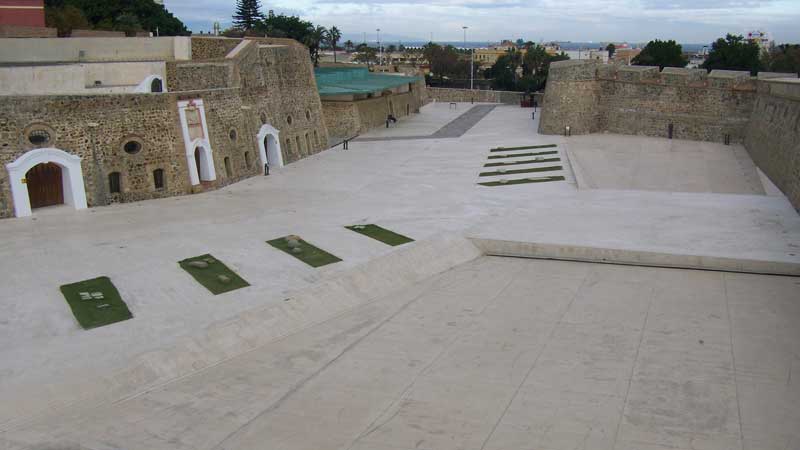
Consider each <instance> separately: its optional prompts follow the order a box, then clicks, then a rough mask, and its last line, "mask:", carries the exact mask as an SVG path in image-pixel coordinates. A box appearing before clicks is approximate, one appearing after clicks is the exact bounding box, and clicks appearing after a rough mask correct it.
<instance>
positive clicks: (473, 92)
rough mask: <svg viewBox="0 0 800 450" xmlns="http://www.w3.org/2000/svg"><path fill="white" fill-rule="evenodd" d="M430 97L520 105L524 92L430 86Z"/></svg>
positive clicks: (432, 98)
mask: <svg viewBox="0 0 800 450" xmlns="http://www.w3.org/2000/svg"><path fill="white" fill-rule="evenodd" d="M427 91H428V99H430V101H434V100H435V101H437V102H467V103H470V102H476V103H504V104H506V105H519V102H520V97H521V96H522V94H524V92H514V91H489V90H479V89H450V88H435V87H428V88H427Z"/></svg>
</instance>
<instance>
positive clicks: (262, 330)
mask: <svg viewBox="0 0 800 450" xmlns="http://www.w3.org/2000/svg"><path fill="white" fill-rule="evenodd" d="M481 255H482V253H481V251H480V250H479V249H478V248H477V247H476V246H475V245H474V244H472V242H471V241H469V240H468V239H465V238H463V237H460V236H457V237H452V236H446V235H438V236H435V237H433V238H430V239H428V240H424V241H419V242H415V243H412V244H409V245H407V246H404V247H402V248H400V249H398V250H397V251H395V252H392V253H390V254H388V255H385V256H382V257H379V258H376V259H374V260H372V261H369V262H367V263H365V264H363V265H361V266H358V267H355V268H353V269H352V270H349V271H346V272H344V273H342V274H341V275H340V276H338V277H335V278H331V279H326V280H324V281H321V282H320V283H318V284H316V285H314V286H312V287H309V288H307V289H303V290H300V291H297V292H294V293H291V294H290V295H289V296H288V297H287V298H286V300H285V301H284V302H283V303H282V304H280V305H277V306H272V307H268V308H263V309H255V310H250V311H247V312H245V313H242V314H239V315H238V316H235V317H233V318H232V319H230V320H227V321H224V322H219V323H216V324H214V325H213V326H210V327H208V328H207V329H206V330H204V331H203V332H202V333H199V334H198V335H196V336H189V337H186V338H184V339H183V340H182V341H180V342H179V343H178V344H177V345H175V346H173V347H171V348H165V349H161V350H159V351H155V352H149V353H145V354H142V355H140V356H138V357H137V358H134V359H133V360H132V361H131V363H130V365H129V366H128V367H127V368H125V369H124V370H121V371H118V372H117V373H111V374H100V373H94V372H93V371H92V370H91V368H86V370H84V371H82V372H80V373H65V374H63V377H62V378H61V379H60V380H59V381H57V382H54V383H53V384H51V385H48V386H41V385H37V386H30V387H29V388H28V389H17V390H15V392H14V393H12V394H10V395H8V396H4V398H5V400H6V401H4V402H3V404H2V406H0V431H8V430H12V429H16V428H20V427H23V426H24V425H25V424H26V423H29V422H31V421H33V420H38V419H41V418H46V417H48V416H53V415H57V414H59V413H60V411H62V410H63V409H64V408H69V410H70V414H73V413H77V412H79V411H81V410H84V409H86V408H91V407H94V406H97V405H99V404H102V403H110V402H115V401H119V400H121V399H124V398H129V397H131V396H135V395H138V394H139V393H142V392H145V391H148V390H151V389H153V388H155V387H158V386H161V385H163V384H165V383H168V382H170V381H173V380H175V379H177V378H181V377H184V376H187V375H190V374H192V373H195V372H198V371H202V370H204V369H206V368H209V367H212V366H214V365H217V364H219V363H221V362H223V361H226V360H228V359H230V358H233V357H235V356H238V355H241V354H243V353H245V352H249V351H251V350H255V349H257V348H259V347H261V346H264V345H266V344H268V343H270V342H274V341H276V340H279V339H281V338H284V337H286V336H288V335H291V334H294V333H297V332H299V331H301V330H304V329H306V328H308V327H311V326H313V325H316V324H320V323H322V322H325V321H327V320H329V319H331V318H334V317H336V316H338V315H340V314H343V313H345V312H347V311H349V310H351V309H353V308H356V307H359V306H362V305H364V304H367V303H369V302H371V301H374V300H376V299H379V298H381V297H384V296H386V295H388V294H390V293H392V292H396V291H399V290H401V289H404V288H409V289H411V288H413V286H414V285H415V284H417V283H419V282H420V281H422V280H425V279H427V278H430V277H432V276H434V275H436V274H439V273H442V272H445V271H447V270H449V269H451V268H453V267H455V266H458V265H460V264H463V263H465V262H468V261H471V260H473V259H475V258H478V257H480V256H481ZM143 338H146V337H143Z"/></svg>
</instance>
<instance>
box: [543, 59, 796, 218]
mask: <svg viewBox="0 0 800 450" xmlns="http://www.w3.org/2000/svg"><path fill="white" fill-rule="evenodd" d="M786 76H787V74H771V73H761V74H759V76H758V77H751V76H750V74H749V73H748V72H738V71H727V70H715V71H712V72H711V73H707V72H706V71H705V70H702V69H701V70H692V69H678V68H665V69H664V70H663V71H659V70H658V68H657V67H643V66H622V67H617V66H613V65H603V64H599V63H597V62H594V61H563V62H557V63H553V64H552V65H551V66H550V74H549V79H548V82H547V89H546V91H545V101H544V105H543V109H542V114H541V120H540V123H539V132H540V133H542V134H562V133H564V127H565V126H570V128H571V132H572V133H574V134H586V133H597V132H604V131H609V132H612V133H619V134H638V135H645V136H658V137H667V136H668V133H669V129H670V125H672V131H673V133H672V136H673V137H674V138H677V139H689V140H701V141H712V142H724V141H725V139H726V137H728V138H729V139H730V142H734V143H737V142H738V143H743V144H744V146H745V148H747V151H748V152H749V153H750V155H751V157H752V158H753V160H754V162H755V163H756V165H757V166H758V167H759V168H760V169H761V170H763V171H764V173H766V175H767V176H768V177H769V178H770V179H771V180H772V182H773V183H775V185H776V186H778V187H779V188H780V189H781V190H782V191H783V192H784V194H786V196H787V197H788V198H789V200H790V201H791V202H792V205H794V207H795V208H797V209H800V81H798V80H797V79H796V78H781V77H786Z"/></svg>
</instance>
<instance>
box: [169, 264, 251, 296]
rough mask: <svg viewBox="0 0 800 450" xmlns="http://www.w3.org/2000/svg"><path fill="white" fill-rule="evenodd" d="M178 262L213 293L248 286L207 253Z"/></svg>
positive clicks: (248, 284) (216, 293)
mask: <svg viewBox="0 0 800 450" xmlns="http://www.w3.org/2000/svg"><path fill="white" fill-rule="evenodd" d="M178 264H179V265H180V266H181V268H182V269H183V270H185V271H187V272H189V275H191V276H193V277H194V279H195V280H197V282H198V283H200V284H202V285H203V286H205V287H206V289H208V290H209V291H211V293H212V294H214V295H218V294H222V293H224V292H229V291H234V290H236V289H241V288H243V287H247V286H250V283H248V282H247V281H245V280H244V278H242V277H240V276H239V275H237V274H236V272H234V271H233V270H231V269H229V268H228V266H226V265H225V264H223V263H222V261H220V260H218V259H217V258H214V257H213V256H211V255H208V254H206V255H200V256H195V257H194V258H187V259H184V260H183V261H178Z"/></svg>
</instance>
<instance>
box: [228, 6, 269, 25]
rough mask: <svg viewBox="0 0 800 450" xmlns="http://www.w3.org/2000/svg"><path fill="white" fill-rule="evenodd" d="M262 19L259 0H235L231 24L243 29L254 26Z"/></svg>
mask: <svg viewBox="0 0 800 450" xmlns="http://www.w3.org/2000/svg"><path fill="white" fill-rule="evenodd" d="M263 20H264V14H262V13H261V2H260V1H259V0H236V12H235V13H234V14H233V25H234V26H235V27H236V28H240V29H242V30H244V31H250V30H252V29H254V28H256V27H257V26H258V24H259V22H261V21H263Z"/></svg>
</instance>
